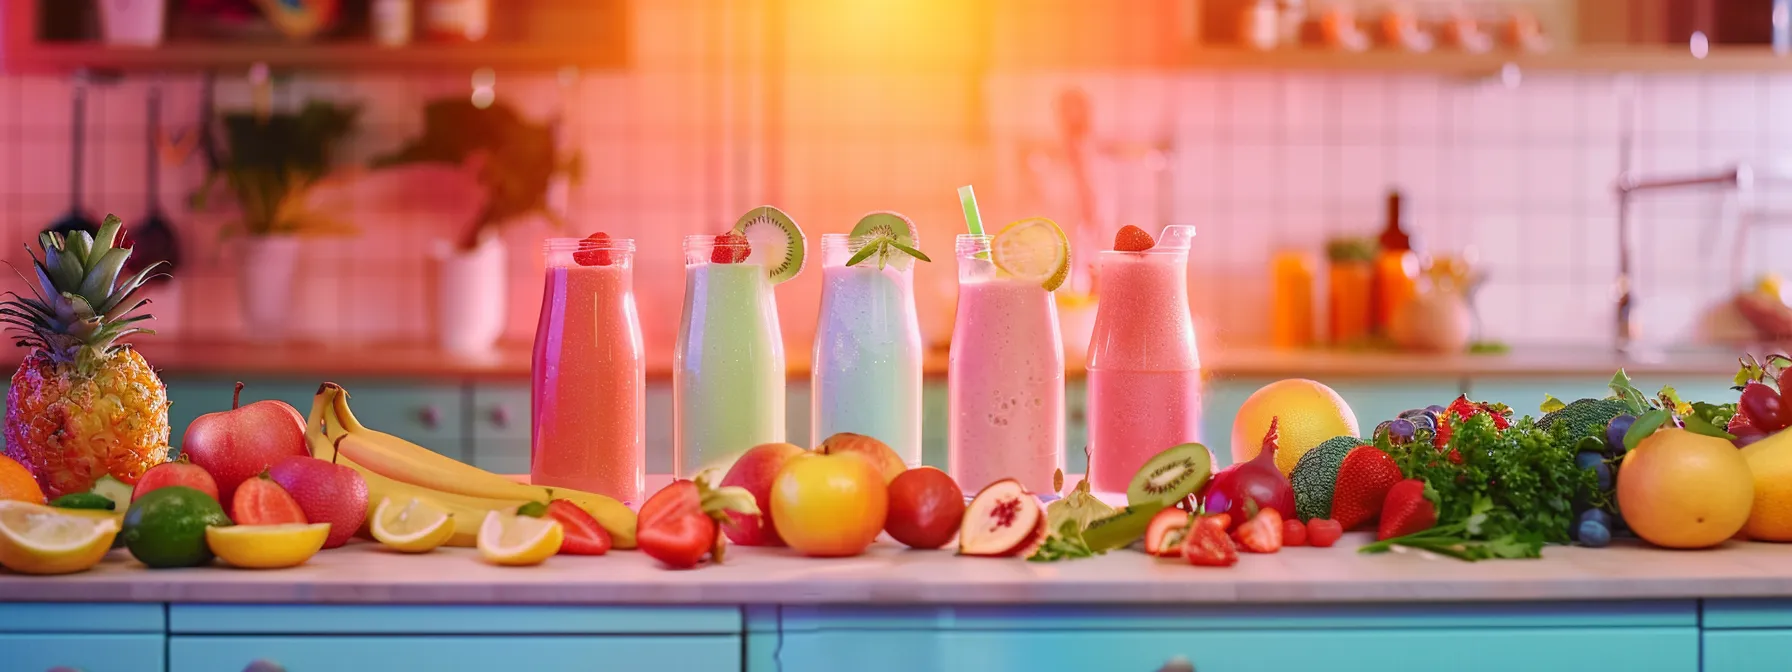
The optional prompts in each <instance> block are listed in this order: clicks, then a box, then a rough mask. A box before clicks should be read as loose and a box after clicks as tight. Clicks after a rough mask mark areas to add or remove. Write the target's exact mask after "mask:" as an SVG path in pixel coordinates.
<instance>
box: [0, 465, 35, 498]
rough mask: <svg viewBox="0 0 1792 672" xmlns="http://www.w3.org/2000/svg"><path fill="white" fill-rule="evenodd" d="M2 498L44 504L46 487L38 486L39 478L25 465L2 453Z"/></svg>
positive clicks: (0, 477) (0, 485) (0, 474)
mask: <svg viewBox="0 0 1792 672" xmlns="http://www.w3.org/2000/svg"><path fill="white" fill-rule="evenodd" d="M0 499H10V500H16V501H21V502H31V503H32V504H42V503H44V501H45V500H44V489H43V488H41V487H38V485H37V479H36V478H35V477H33V476H32V475H31V470H29V469H26V468H25V465H23V464H19V463H18V462H17V461H15V460H13V459H12V458H10V457H7V456H5V455H0Z"/></svg>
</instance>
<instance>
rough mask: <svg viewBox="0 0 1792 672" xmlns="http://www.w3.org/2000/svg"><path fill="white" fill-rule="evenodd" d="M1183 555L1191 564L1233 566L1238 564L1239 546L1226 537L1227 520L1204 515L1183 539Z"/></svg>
mask: <svg viewBox="0 0 1792 672" xmlns="http://www.w3.org/2000/svg"><path fill="white" fill-rule="evenodd" d="M1182 557H1183V558H1186V559H1187V560H1188V564H1191V565H1200V566H1202V567H1231V566H1232V565H1236V564H1238V547H1236V546H1233V545H1232V540H1231V539H1228V538H1226V521H1223V520H1220V519H1218V518H1217V517H1212V516H1202V517H1201V518H1197V519H1195V522H1194V524H1193V525H1191V526H1189V528H1188V534H1187V535H1185V536H1184V537H1183V539H1182Z"/></svg>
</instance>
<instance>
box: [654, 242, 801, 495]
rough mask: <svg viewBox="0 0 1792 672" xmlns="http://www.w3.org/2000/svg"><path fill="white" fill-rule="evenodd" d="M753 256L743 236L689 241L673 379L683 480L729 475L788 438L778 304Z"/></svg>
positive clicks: (676, 464) (676, 459)
mask: <svg viewBox="0 0 1792 672" xmlns="http://www.w3.org/2000/svg"><path fill="white" fill-rule="evenodd" d="M735 247H738V248H739V249H738V250H735V249H731V248H735ZM748 254H749V253H748V252H747V250H746V242H745V240H744V239H742V240H741V241H740V242H738V243H731V242H727V241H726V240H725V239H723V238H721V237H717V236H707V235H692V236H685V239H684V283H685V284H684V316H683V319H682V320H681V322H680V326H679V329H678V346H677V350H676V353H675V359H674V365H673V377H672V397H673V434H672V437H673V468H674V469H675V471H676V472H677V476H679V477H680V478H690V477H693V476H696V475H697V474H698V473H700V472H702V471H705V470H709V469H720V470H722V471H727V470H728V468H729V467H731V466H733V465H734V460H735V459H736V458H738V457H740V455H741V453H744V452H746V451H747V449H748V448H752V447H753V446H757V445H759V444H761V443H777V442H781V441H783V440H784V377H785V369H784V338H783V336H782V335H781V334H780V333H779V328H778V303H777V300H776V298H774V296H773V294H772V281H771V279H770V277H769V275H768V273H767V269H766V267H765V266H764V265H762V264H761V263H759V262H757V261H756V260H754V259H752V258H750V257H749V256H748Z"/></svg>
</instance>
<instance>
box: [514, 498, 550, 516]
mask: <svg viewBox="0 0 1792 672" xmlns="http://www.w3.org/2000/svg"><path fill="white" fill-rule="evenodd" d="M547 514H548V505H547V504H546V503H545V502H529V503H527V504H524V505H522V506H519V507H516V515H519V516H528V517H530V518H540V517H542V516H545V515H547Z"/></svg>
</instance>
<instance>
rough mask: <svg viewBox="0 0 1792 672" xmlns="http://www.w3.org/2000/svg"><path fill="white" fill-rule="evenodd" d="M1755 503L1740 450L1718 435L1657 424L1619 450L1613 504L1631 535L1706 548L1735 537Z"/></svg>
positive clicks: (1663, 543) (1673, 545)
mask: <svg viewBox="0 0 1792 672" xmlns="http://www.w3.org/2000/svg"><path fill="white" fill-rule="evenodd" d="M1754 503H1755V477H1754V474H1753V472H1752V471H1751V470H1750V469H1749V463H1748V460H1747V459H1745V458H1744V457H1743V455H1742V451H1740V450H1737V449H1736V446H1734V445H1732V444H1731V443H1730V442H1729V441H1725V440H1723V439H1719V438H1715V437H1710V436H1705V435H1703V434H1694V433H1692V432H1689V431H1686V430H1684V429H1673V428H1669V429H1663V430H1661V431H1658V432H1656V433H1654V434H1650V435H1649V438H1646V439H1643V441H1642V443H1639V444H1637V446H1636V449H1635V450H1632V451H1630V452H1629V453H1627V454H1625V455H1624V462H1623V463H1622V464H1621V465H1620V467H1619V469H1618V509H1619V510H1620V511H1623V512H1624V523H1625V524H1626V525H1629V526H1630V530H1631V531H1632V532H1635V533H1636V536H1639V537H1642V538H1643V540H1644V541H1647V542H1649V543H1651V544H1655V545H1656V546H1662V547H1665V548H1706V547H1709V546H1716V545H1718V544H1721V543H1723V542H1724V541H1725V540H1727V539H1729V538H1731V537H1733V536H1736V533H1737V532H1738V531H1740V530H1742V526H1743V524H1744V523H1746V522H1748V518H1749V511H1750V509H1751V508H1752V507H1753V506H1754Z"/></svg>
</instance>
